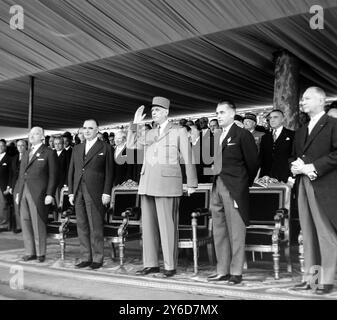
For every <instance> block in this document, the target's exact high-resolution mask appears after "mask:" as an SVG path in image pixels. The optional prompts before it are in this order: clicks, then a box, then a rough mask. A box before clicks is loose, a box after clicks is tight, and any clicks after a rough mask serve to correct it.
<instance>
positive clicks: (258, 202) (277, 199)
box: [249, 185, 290, 224]
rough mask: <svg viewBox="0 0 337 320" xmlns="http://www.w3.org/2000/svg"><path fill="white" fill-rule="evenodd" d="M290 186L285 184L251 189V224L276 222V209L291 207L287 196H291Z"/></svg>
mask: <svg viewBox="0 0 337 320" xmlns="http://www.w3.org/2000/svg"><path fill="white" fill-rule="evenodd" d="M288 188H289V187H288V186H285V185H280V186H272V187H268V188H257V187H253V188H250V190H249V204H250V222H251V224H274V216H275V213H276V210H278V209H280V208H286V209H288V212H289V214H290V208H289V207H288V203H287V201H286V198H287V197H288V196H289V192H290V191H289V189H288Z"/></svg>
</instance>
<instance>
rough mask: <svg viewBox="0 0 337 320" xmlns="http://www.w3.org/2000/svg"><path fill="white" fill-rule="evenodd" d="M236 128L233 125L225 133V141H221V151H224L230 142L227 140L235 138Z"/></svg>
mask: <svg viewBox="0 0 337 320" xmlns="http://www.w3.org/2000/svg"><path fill="white" fill-rule="evenodd" d="M236 127H237V126H236V124H235V123H233V124H232V126H231V128H230V129H229V131H228V132H227V135H226V137H225V139H224V140H223V141H222V150H224V149H225V148H226V147H227V146H228V143H229V142H230V141H229V139H233V137H234V136H235V132H236Z"/></svg>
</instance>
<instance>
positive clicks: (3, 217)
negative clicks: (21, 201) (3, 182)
mask: <svg viewBox="0 0 337 320" xmlns="http://www.w3.org/2000/svg"><path fill="white" fill-rule="evenodd" d="M9 213H10V208H9V205H8V201H7V199H6V197H5V196H4V194H3V193H2V191H1V190H0V226H3V227H6V228H8V227H9Z"/></svg>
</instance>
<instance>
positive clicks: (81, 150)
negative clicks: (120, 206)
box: [68, 140, 113, 209]
mask: <svg viewBox="0 0 337 320" xmlns="http://www.w3.org/2000/svg"><path fill="white" fill-rule="evenodd" d="M112 168H113V159H112V149H111V146H110V145H109V144H107V143H105V142H103V141H99V140H97V142H96V143H95V144H94V145H93V146H92V148H91V149H90V150H89V152H88V154H87V155H85V143H81V144H79V145H76V146H75V147H74V149H73V153H72V156H71V160H70V166H69V172H68V187H69V194H74V196H75V198H76V195H77V191H78V188H79V185H80V182H81V180H82V179H84V182H85V184H86V186H87V188H88V191H89V194H90V196H91V198H92V200H93V201H94V202H95V205H96V207H97V209H98V208H101V207H102V194H108V195H111V189H112V178H113V177H112V170H113V169H112Z"/></svg>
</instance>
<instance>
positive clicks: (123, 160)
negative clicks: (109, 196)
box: [112, 147, 134, 187]
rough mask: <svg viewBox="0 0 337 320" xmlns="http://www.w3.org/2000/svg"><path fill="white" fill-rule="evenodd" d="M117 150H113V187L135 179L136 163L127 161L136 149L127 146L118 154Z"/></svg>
mask: <svg viewBox="0 0 337 320" xmlns="http://www.w3.org/2000/svg"><path fill="white" fill-rule="evenodd" d="M116 150H117V149H114V150H113V153H114V156H113V160H114V161H113V164H114V167H113V183H112V185H113V187H115V186H117V185H119V184H122V183H123V182H125V181H127V180H129V179H131V180H133V179H134V165H133V164H131V163H128V162H127V159H129V158H130V156H132V155H133V154H134V150H131V149H126V147H125V148H124V149H123V150H122V151H121V152H120V153H119V154H118V155H116Z"/></svg>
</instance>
